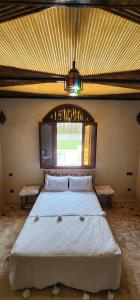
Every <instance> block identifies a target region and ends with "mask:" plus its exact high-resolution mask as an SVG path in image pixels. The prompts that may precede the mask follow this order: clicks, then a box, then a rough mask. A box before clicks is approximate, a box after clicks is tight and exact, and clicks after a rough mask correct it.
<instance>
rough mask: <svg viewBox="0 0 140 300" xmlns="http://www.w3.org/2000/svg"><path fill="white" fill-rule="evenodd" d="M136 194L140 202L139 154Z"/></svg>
mask: <svg viewBox="0 0 140 300" xmlns="http://www.w3.org/2000/svg"><path fill="white" fill-rule="evenodd" d="M136 195H137V199H138V201H139V203H140V156H139V161H138V169H137V181H136Z"/></svg>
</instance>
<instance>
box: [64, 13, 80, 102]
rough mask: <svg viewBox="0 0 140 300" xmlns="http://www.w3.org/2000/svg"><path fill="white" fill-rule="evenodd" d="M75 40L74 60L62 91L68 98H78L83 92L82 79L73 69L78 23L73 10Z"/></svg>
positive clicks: (77, 16)
mask: <svg viewBox="0 0 140 300" xmlns="http://www.w3.org/2000/svg"><path fill="white" fill-rule="evenodd" d="M75 12H76V13H75V39H74V44H75V46H74V48H75V51H74V60H73V63H72V69H70V71H69V73H68V75H67V77H66V80H65V82H64V90H65V91H66V92H67V93H68V95H69V96H73V97H75V96H78V95H79V94H80V93H81V91H82V90H83V82H82V77H81V75H80V74H79V72H78V70H77V69H76V68H75V58H76V52H77V42H78V23H79V10H78V8H76V10H75Z"/></svg>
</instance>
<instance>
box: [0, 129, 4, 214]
mask: <svg viewBox="0 0 140 300" xmlns="http://www.w3.org/2000/svg"><path fill="white" fill-rule="evenodd" d="M0 134H1V130H0ZM3 201H4V199H3V164H2V148H1V136H0V209H1V207H2V206H3Z"/></svg>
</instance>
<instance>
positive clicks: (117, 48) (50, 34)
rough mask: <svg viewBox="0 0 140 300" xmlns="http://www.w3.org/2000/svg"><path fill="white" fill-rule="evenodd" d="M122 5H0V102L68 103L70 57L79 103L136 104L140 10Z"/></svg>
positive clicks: (139, 88)
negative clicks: (80, 83)
mask: <svg viewBox="0 0 140 300" xmlns="http://www.w3.org/2000/svg"><path fill="white" fill-rule="evenodd" d="M27 2H28V3H27ZM68 2H69V5H67V3H68ZM74 2H76V4H75V3H74ZM122 2H123V1H119V0H118V1H117V3H122ZM124 2H125V4H121V5H118V4H117V5H116V1H111V0H110V1H88V0H86V1H80V0H79V1H60V0H59V3H58V1H45V0H44V1H43V0H42V1H41V0H40V1H39V0H34V2H33V1H30V0H28V1H12V0H11V1H10V0H7V1H6V0H5V1H1V3H0V97H1V98H3V97H14V98H15V97H25V98H26V97H31V98H36V97H37V98H40V97H41V98H60V99H61V98H67V97H68V96H67V94H66V92H65V91H64V79H65V77H66V75H67V74H68V71H69V70H70V69H71V67H72V61H73V59H74V57H75V59H76V68H77V69H78V71H79V72H80V74H81V75H82V77H83V91H82V93H81V94H80V95H79V96H78V98H80V99H85V98H89V99H111V100H113V99H115V100H116V99H119V100H121V99H122V100H132V99H134V100H140V6H139V5H138V2H139V1H136V0H135V1H124ZM33 3H34V4H33ZM126 3H127V5H126ZM129 3H131V5H130V4H129ZM17 4H18V5H17ZM58 4H59V5H58ZM64 4H65V6H64ZM85 4H86V5H85ZM101 4H102V5H101Z"/></svg>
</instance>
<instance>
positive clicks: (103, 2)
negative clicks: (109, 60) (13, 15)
mask: <svg viewBox="0 0 140 300" xmlns="http://www.w3.org/2000/svg"><path fill="white" fill-rule="evenodd" d="M11 3H12V4H16V5H21V4H27V5H29V4H31V5H34V6H36V5H42V6H44V7H46V6H55V5H57V6H58V5H59V6H61V5H65V6H94V7H110V6H111V7H134V6H135V7H136V6H138V7H139V6H140V3H139V0H125V1H122V0H76V1H74V0H69V1H67V0H58V1H57V0H2V1H1V4H11Z"/></svg>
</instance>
